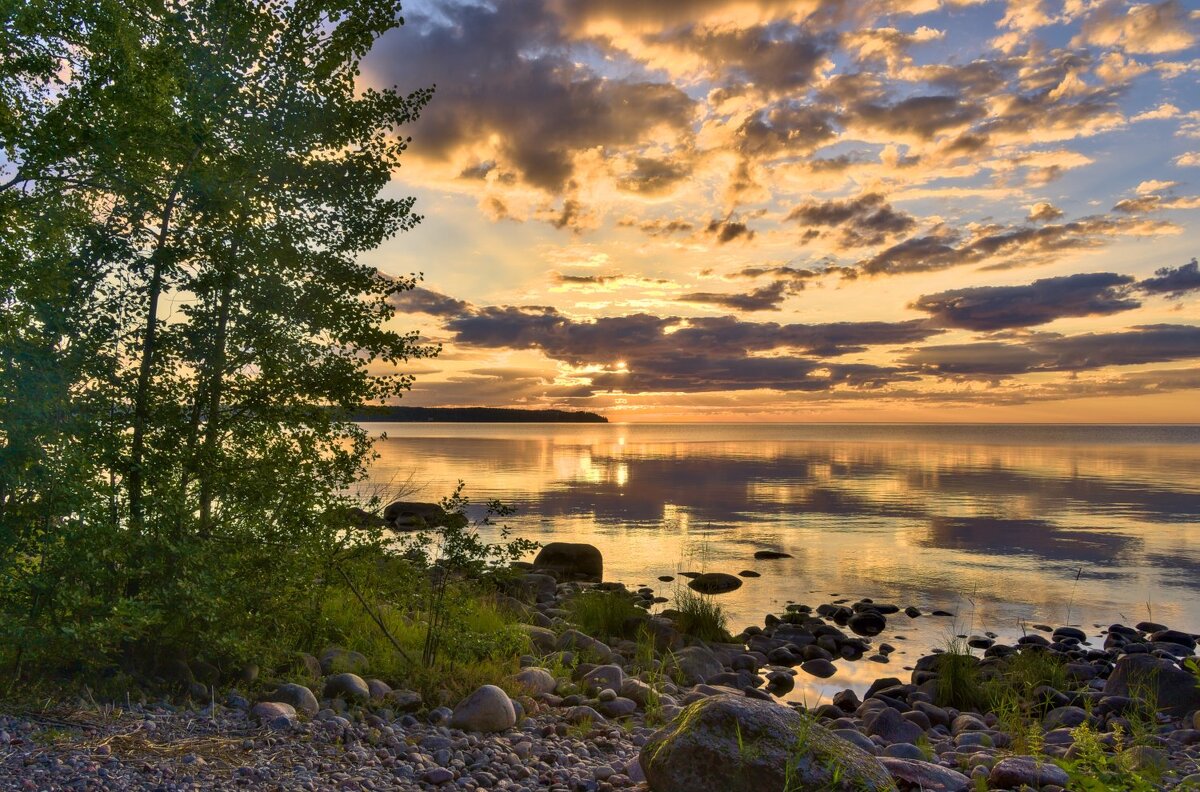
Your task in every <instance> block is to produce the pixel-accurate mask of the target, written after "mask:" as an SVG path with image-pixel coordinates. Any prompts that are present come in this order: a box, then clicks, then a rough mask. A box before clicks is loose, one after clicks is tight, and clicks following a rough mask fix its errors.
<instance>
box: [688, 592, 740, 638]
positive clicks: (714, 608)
mask: <svg viewBox="0 0 1200 792" xmlns="http://www.w3.org/2000/svg"><path fill="white" fill-rule="evenodd" d="M675 609H676V610H677V611H678V612H679V615H678V616H676V617H675V626H676V627H677V628H678V629H679V631H680V632H681V633H683V634H684V635H690V636H692V637H693V638H699V639H700V640H702V641H729V640H730V636H729V630H728V629H727V625H728V619H727V618H726V616H725V611H724V610H722V609H721V606H720V605H718V604H717V602H716V600H714V599H713V598H712V597H709V596H706V595H704V594H696V593H694V592H692V591H690V590H688V589H679V590H678V591H677V592H676V593H675Z"/></svg>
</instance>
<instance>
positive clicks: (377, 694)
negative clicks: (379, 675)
mask: <svg viewBox="0 0 1200 792" xmlns="http://www.w3.org/2000/svg"><path fill="white" fill-rule="evenodd" d="M367 692H368V693H370V694H371V701H383V699H384V698H385V697H386V696H387V694H388V693H391V692H392V686H391V685H389V684H388V683H387V682H384V681H383V680H382V679H368V680H367Z"/></svg>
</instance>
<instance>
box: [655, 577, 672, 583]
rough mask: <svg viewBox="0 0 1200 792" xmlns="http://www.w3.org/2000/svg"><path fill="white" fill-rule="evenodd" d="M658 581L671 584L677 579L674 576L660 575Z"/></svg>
mask: <svg viewBox="0 0 1200 792" xmlns="http://www.w3.org/2000/svg"><path fill="white" fill-rule="evenodd" d="M658 579H659V580H661V581H662V582H663V583H670V582H671V581H672V580H674V579H675V576H674V575H659V576H658Z"/></svg>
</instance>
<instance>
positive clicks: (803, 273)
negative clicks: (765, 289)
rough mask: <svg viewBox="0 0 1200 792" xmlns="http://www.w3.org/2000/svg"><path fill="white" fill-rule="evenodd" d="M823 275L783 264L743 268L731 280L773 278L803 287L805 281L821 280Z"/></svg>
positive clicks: (732, 275)
mask: <svg viewBox="0 0 1200 792" xmlns="http://www.w3.org/2000/svg"><path fill="white" fill-rule="evenodd" d="M823 274H824V273H823V272H818V271H817V270H810V269H800V268H798V267H790V266H788V265H786V264H781V265H778V266H765V265H763V266H760V265H752V266H749V267H742V268H741V269H740V270H737V271H736V272H734V273H732V274H731V275H730V276H729V277H731V278H765V277H771V278H777V279H779V280H785V281H792V282H794V283H797V284H799V285H801V286H803V284H804V282H805V281H808V280H812V279H813V278H819V277H821V275H823Z"/></svg>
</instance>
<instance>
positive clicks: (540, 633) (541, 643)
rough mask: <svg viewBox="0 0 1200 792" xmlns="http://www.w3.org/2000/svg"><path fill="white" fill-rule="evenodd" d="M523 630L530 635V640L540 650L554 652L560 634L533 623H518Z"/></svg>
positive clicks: (547, 652)
mask: <svg viewBox="0 0 1200 792" xmlns="http://www.w3.org/2000/svg"><path fill="white" fill-rule="evenodd" d="M517 627H518V629H520V630H521V632H523V633H525V635H527V636H528V637H529V642H530V643H531V644H533V646H534V648H535V649H537V650H538V651H539V652H544V653H546V654H549V653H550V652H553V651H554V650H555V648H556V646H557V644H558V636H557V635H555V634H554V631H553V630H548V629H546V628H545V627H536V626H534V625H532V624H519V625H517Z"/></svg>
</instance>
